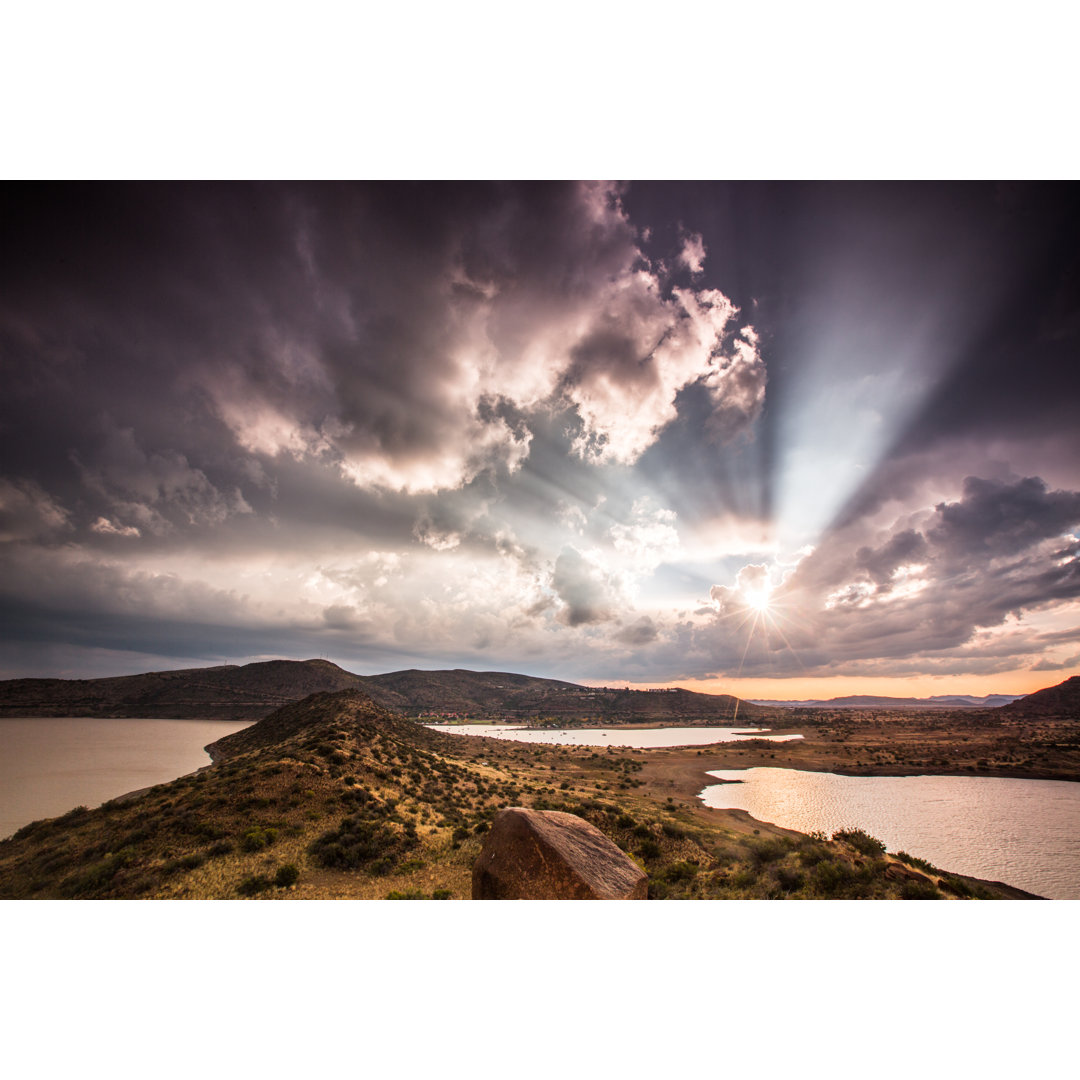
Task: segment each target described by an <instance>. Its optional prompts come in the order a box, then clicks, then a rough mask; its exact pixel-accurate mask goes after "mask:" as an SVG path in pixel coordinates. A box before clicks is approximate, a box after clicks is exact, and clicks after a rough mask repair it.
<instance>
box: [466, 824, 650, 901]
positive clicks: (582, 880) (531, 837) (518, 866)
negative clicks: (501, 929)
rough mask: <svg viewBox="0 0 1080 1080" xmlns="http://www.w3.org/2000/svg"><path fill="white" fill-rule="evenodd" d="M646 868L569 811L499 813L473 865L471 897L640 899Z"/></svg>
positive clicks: (644, 890) (644, 888)
mask: <svg viewBox="0 0 1080 1080" xmlns="http://www.w3.org/2000/svg"><path fill="white" fill-rule="evenodd" d="M647 889H648V879H647V878H646V876H645V872H644V871H643V870H642V869H641V867H639V866H638V865H637V863H635V862H634V861H633V860H632V859H630V858H629V857H628V856H627V855H626V854H625V853H624V852H623V851H622V850H620V849H619V848H618V847H617V846H616V845H615V844H614V843H612V841H611V840H609V839H608V838H607V837H606V836H605V835H604V834H603V833H602V832H601V831H600V830H599V829H598V828H596V826H595V825H591V824H589V822H587V821H586V820H585V819H584V818H580V817H577V816H576V815H574V814H564V813H560V812H559V811H556V810H529V809H527V808H525V807H522V806H511V807H509V808H507V809H505V810H501V811H499V813H498V814H497V815H496V817H495V820H494V822H493V823H492V826H491V831H490V832H489V833H488V837H487V840H486V841H485V843H484V847H483V850H482V851H481V852H480V857H479V858H478V859H477V860H476V863H475V864H474V866H473V878H472V896H473V899H474V900H645V899H646V898H647Z"/></svg>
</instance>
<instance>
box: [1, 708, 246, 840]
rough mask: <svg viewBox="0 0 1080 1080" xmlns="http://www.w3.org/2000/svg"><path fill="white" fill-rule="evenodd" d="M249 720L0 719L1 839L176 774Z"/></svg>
mask: <svg viewBox="0 0 1080 1080" xmlns="http://www.w3.org/2000/svg"><path fill="white" fill-rule="evenodd" d="M250 723H251V721H249V720H239V721H235V720H98V719H69V718H55V717H35V718H33V719H28V720H22V719H14V720H5V719H0V839H2V838H3V837H5V836H10V835H11V834H12V833H13V832H15V831H16V829H20V828H22V826H23V825H26V824H28V823H29V822H31V821H37V820H38V819H39V818H45V817H56V816H57V815H59V814H64V813H67V811H68V810H71V809H72V808H73V807H76V806H91V807H93V806H98V805H100V804H101V803H103V802H106V801H107V800H109V799H114V798H116V796H117V795H126V794H127V793H128V792H129V791H137V790H138V789H139V788H144V787H151V786H153V785H154V784H163V783H166V782H167V781H169V780H175V779H176V778H177V777H178V776H183V775H184V774H185V773H189V772H194V771H195V770H196V769H201V768H202V767H203V766H204V765H209V764H210V758H209V756H208V755H207V753H206V751H205V750H203V747H204V746H206V744H207V743H212V742H213V741H214V740H215V739H221V738H223V737H224V736H226V735H231V734H232V733H233V732H234V731H240V730H241V729H243V728H246V727H247V726H248V725H249V724H250Z"/></svg>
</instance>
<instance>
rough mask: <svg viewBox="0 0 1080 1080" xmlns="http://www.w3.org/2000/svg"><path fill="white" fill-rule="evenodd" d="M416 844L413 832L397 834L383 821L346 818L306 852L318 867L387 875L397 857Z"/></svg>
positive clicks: (416, 839)
mask: <svg viewBox="0 0 1080 1080" xmlns="http://www.w3.org/2000/svg"><path fill="white" fill-rule="evenodd" d="M418 842H419V841H418V837H417V836H416V833H415V831H413V832H412V833H408V832H401V833H399V832H396V831H394V830H393V829H392V828H390V826H389V825H384V824H383V823H382V822H378V821H364V820H362V819H361V818H358V817H347V818H345V819H344V820H343V821H342V822H341V824H340V825H339V826H338V827H337V828H336V829H333V830H331V831H330V832H325V833H323V835H322V836H320V837H319V838H318V839H317V840H315V841H314V842H313V843H312V845H311V847H310V849H309V850H310V851H311V854H312V855H313V856H314V857H315V859H316V861H317V862H318V863H319V864H320V865H321V866H325V867H327V868H330V869H336V870H358V869H366V870H367V871H368V872H369V873H373V874H386V873H389V872H390V870H392V869H393V867H394V863H395V862H396V861H397V858H398V857H399V856H401V855H402V854H404V853H405V852H406V851H408V850H409V849H410V848H412V847H415V846H416V844H417V843H418Z"/></svg>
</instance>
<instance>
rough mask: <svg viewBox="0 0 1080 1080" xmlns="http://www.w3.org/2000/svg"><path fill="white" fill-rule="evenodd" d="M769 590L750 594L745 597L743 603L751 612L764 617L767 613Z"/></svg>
mask: <svg viewBox="0 0 1080 1080" xmlns="http://www.w3.org/2000/svg"><path fill="white" fill-rule="evenodd" d="M769 593H770V590H769V589H762V590H760V591H757V592H750V593H747V594H746V595H745V597H744V598H743V599H744V602H745V603H746V606H747V607H748V608H750V610H751V611H756V612H758V614H760V615H764V614H766V613H767V612H768V610H769V607H770V604H771V597H770V595H769Z"/></svg>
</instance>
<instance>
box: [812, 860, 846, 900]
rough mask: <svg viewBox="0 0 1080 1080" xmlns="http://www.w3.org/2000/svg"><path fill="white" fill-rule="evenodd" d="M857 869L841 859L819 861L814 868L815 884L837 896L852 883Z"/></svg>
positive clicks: (830, 894) (823, 890)
mask: <svg viewBox="0 0 1080 1080" xmlns="http://www.w3.org/2000/svg"><path fill="white" fill-rule="evenodd" d="M854 878H855V871H854V870H853V869H852V868H851V867H850V866H849V865H848V864H847V863H846V862H841V861H839V860H833V861H831V862H823V863H818V865H817V866H816V867H815V868H814V884H815V885H816V886H817V887H818V888H819V889H820V890H821V891H822V892H823V893H824V894H825V895H826V896H835V895H836V894H837V893H839V892H842V891H843V890H844V888H845V887H846V886H848V885H849V884H851V882H852V881H853V880H854Z"/></svg>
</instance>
